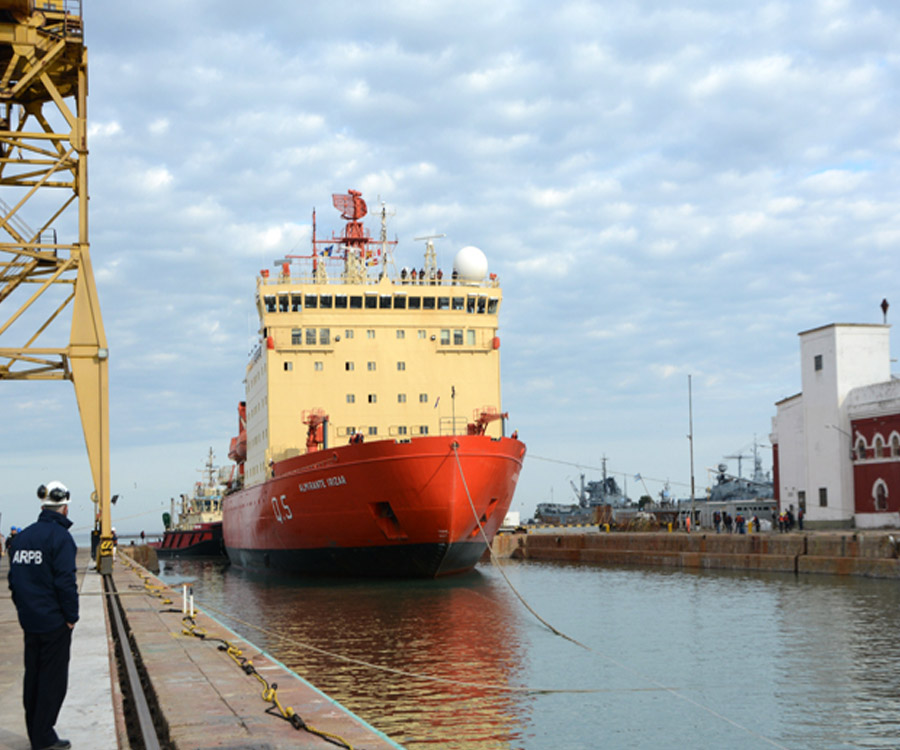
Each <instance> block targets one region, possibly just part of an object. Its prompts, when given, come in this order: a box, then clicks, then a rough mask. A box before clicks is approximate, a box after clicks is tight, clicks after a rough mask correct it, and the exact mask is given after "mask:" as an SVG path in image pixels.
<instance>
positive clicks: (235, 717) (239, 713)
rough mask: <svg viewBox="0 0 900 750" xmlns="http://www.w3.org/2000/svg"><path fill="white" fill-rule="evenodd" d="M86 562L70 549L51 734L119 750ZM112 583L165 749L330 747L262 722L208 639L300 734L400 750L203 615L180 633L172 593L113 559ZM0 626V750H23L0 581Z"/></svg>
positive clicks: (249, 693)
mask: <svg viewBox="0 0 900 750" xmlns="http://www.w3.org/2000/svg"><path fill="white" fill-rule="evenodd" d="M5 562H6V560H5V558H4V563H5ZM89 562H90V560H89V555H88V553H87V551H86V550H79V552H78V583H79V589H80V591H81V614H80V619H79V622H78V624H77V625H76V627H75V631H74V633H73V641H72V659H71V663H70V669H69V691H68V695H67V697H66V701H65V703H64V704H63V708H62V712H61V714H60V717H59V720H58V721H57V724H56V729H57V732H58V733H59V736H60V737H63V738H66V739H69V740H71V742H72V747H73V748H74V750H78V748H98V749H104V750H114V749H115V748H120V749H123V748H128V747H130V744H129V740H128V728H127V726H126V718H125V712H124V709H123V703H124V701H123V698H122V690H121V687H120V684H119V677H118V668H117V659H116V656H115V649H114V641H113V636H112V630H111V623H110V621H109V616H108V614H107V610H106V607H105V600H106V598H107V595H106V594H105V593H104V589H103V578H102V576H100V575H98V574H97V573H96V572H95V571H94V570H92V569H90V568H89ZM7 571H8V568H7V567H6V565H5V564H4V566H3V569H2V571H0V573H2V575H3V577H4V579H5V576H6V573H7ZM112 578H113V581H114V582H115V587H116V589H117V591H118V599H119V600H120V601H121V603H122V607H123V611H124V615H125V618H126V620H127V627H128V628H129V630H130V632H131V635H132V638H133V641H134V644H135V650H136V651H137V654H138V658H139V660H140V662H142V664H143V668H144V670H145V674H144V680H145V682H146V683H148V685H149V687H150V690H149V691H148V692H149V693H151V703H152V702H153V701H154V700H155V702H156V705H157V706H158V717H157V722H158V723H160V724H161V725H162V726H163V731H164V733H165V734H166V735H167V740H165V741H167V742H168V746H169V747H172V748H191V750H206V748H266V750H281V749H282V748H285V749H286V748H292V749H293V750H297V749H300V750H307V749H308V750H322V749H323V748H327V747H335V744H332V743H329V742H327V741H326V740H325V739H323V738H322V737H321V736H318V735H315V734H311V733H309V732H307V731H305V730H303V729H296V728H295V727H294V726H292V725H291V723H289V722H288V721H285V720H282V719H280V718H278V717H276V716H273V715H271V714H267V713H266V709H267V708H269V707H270V706H271V705H272V703H271V701H270V700H264V699H263V698H262V692H263V689H264V685H263V684H262V682H261V681H260V680H259V679H257V678H256V677H255V676H254V675H252V674H247V673H246V672H245V671H243V670H242V669H241V667H240V666H239V665H238V664H236V663H235V660H234V659H232V658H231V657H230V656H228V654H227V653H225V652H224V651H222V650H220V649H219V648H218V647H219V645H220V641H218V640H215V639H217V638H221V639H223V640H226V641H227V642H228V643H230V644H232V645H234V646H235V647H237V648H238V649H240V650H241V652H242V655H243V657H245V658H247V659H249V660H251V661H252V665H253V667H254V669H255V670H256V672H257V673H258V674H259V675H260V676H261V677H262V678H264V679H265V680H266V681H267V682H268V683H269V684H273V683H276V684H277V685H278V688H277V694H276V695H277V698H278V701H279V703H280V704H281V706H283V707H285V708H286V707H291V708H292V709H293V710H294V711H296V713H297V714H298V715H299V716H300V717H302V719H303V721H304V722H305V723H306V724H308V725H309V726H310V727H312V728H315V729H317V730H320V731H322V732H324V733H327V734H328V735H334V736H336V737H337V738H340V739H341V740H343V741H344V742H345V743H346V745H348V746H351V747H353V748H358V749H360V750H361V749H362V748H365V749H366V750H389V749H390V750H396V749H397V748H401V746H400V745H398V744H397V743H395V742H393V741H392V740H390V739H389V738H388V737H386V736H385V735H383V734H382V733H380V732H378V731H377V730H375V729H373V728H372V727H370V726H369V725H368V724H366V723H365V722H363V721H362V720H361V719H359V718H358V717H356V716H354V715H353V714H351V713H350V712H349V711H347V710H346V709H345V708H343V707H342V706H340V705H339V704H337V703H335V702H334V701H332V700H331V699H330V698H329V697H328V696H327V695H325V694H324V693H322V692H320V691H319V690H317V689H316V688H315V687H313V686H312V685H310V684H309V683H307V682H306V681H305V680H303V679H302V678H301V677H299V676H298V675H296V674H294V673H293V672H291V671H290V670H289V669H287V668H286V667H285V666H284V665H282V664H281V663H279V662H278V661H276V660H275V659H273V658H271V657H269V656H268V655H267V654H266V653H265V652H262V651H260V649H258V648H257V647H256V646H254V645H253V644H252V643H250V642H249V641H247V640H245V639H243V638H240V637H239V636H237V635H236V634H235V633H233V632H232V631H230V630H229V629H228V628H226V627H225V626H224V625H222V624H220V623H218V622H217V621H215V620H214V619H212V618H211V617H208V616H207V615H206V614H204V613H202V612H195V617H194V622H195V624H196V627H197V628H198V629H200V630H201V631H202V632H205V633H206V635H207V638H206V639H201V638H197V637H195V636H193V635H185V633H184V627H185V623H184V622H183V620H182V614H181V603H182V602H181V592H180V591H179V592H173V591H171V590H169V589H166V588H165V587H163V586H162V584H161V583H160V581H158V580H157V579H155V578H154V577H152V576H151V575H150V574H149V573H148V572H147V571H145V570H143V569H142V568H140V567H138V566H134V567H131V566H129V565H126V564H124V561H123V560H119V561H117V562H116V564H115V565H114V570H113V574H112ZM167 598H168V599H170V600H171V601H170V602H169V603H166V599H167ZM0 623H2V625H3V627H2V628H0V750H30V745H29V743H28V737H27V734H26V731H25V716H24V710H23V708H22V676H23V672H24V665H23V653H24V644H23V637H22V630H21V628H20V627H19V624H18V620H17V618H16V611H15V606H14V605H13V603H12V600H11V598H10V593H9V589H8V587H7V586H6V582H5V580H3V582H2V586H0ZM132 731H133V732H134V731H135V730H134V729H132ZM165 741H164V742H165ZM163 746H164V747H165V746H166V744H163ZM338 746H343V745H338ZM401 750H402V748H401Z"/></svg>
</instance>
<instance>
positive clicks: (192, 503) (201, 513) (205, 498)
mask: <svg viewBox="0 0 900 750" xmlns="http://www.w3.org/2000/svg"><path fill="white" fill-rule="evenodd" d="M213 458H214V456H213V451H212V448H210V449H209V457H208V458H207V462H206V466H205V467H204V469H203V471H204V472H205V473H206V481H205V482H197V483H196V484H195V485H194V491H193V494H191V495H190V496H188V495H182V496H181V511H180V512H179V514H178V519H177V520H176V521H175V522H174V523H173V521H172V517H173V516H174V515H175V511H174V504H175V501H174V499H173V500H172V505H173V508H172V512H171V513H163V523H164V525H165V532H164V533H163V538H162V540H161V541H159V542H151V543H150V546H151V547H153V548H154V549H156V554H157V556H158V557H163V558H173V557H225V543H224V539H223V535H222V497H223V495H224V487H223V485H222V484H221V483H220V482H217V481H216V467H215V464H214V463H213ZM220 478H221V477H220Z"/></svg>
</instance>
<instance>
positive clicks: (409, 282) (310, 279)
mask: <svg viewBox="0 0 900 750" xmlns="http://www.w3.org/2000/svg"><path fill="white" fill-rule="evenodd" d="M390 282H391V284H392V285H393V286H395V287H403V288H406V287H409V288H410V289H417V288H423V289H426V288H428V287H442V288H452V287H456V288H469V289H479V288H481V289H490V288H496V287H499V286H500V282H499V281H498V280H497V279H496V278H489V279H485V280H484V281H468V280H461V279H451V278H447V277H446V276H445V277H444V278H442V279H438V278H433V279H424V280H423V279H411V278H406V279H401V278H390ZM260 283H261V284H263V285H264V286H265V285H276V284H318V285H321V286H327V285H329V284H346V283H348V282H347V281H346V280H345V279H344V278H343V277H342V276H329V277H328V278H326V279H322V278H317V277H316V276H315V274H312V273H301V274H293V273H292V274H284V273H279V274H272V275H269V276H263V277H261V278H260ZM364 283H365V284H366V285H371V286H377V285H378V284H380V283H381V279H380V278H378V277H375V276H369V277H367V278H366V280H365V282H364Z"/></svg>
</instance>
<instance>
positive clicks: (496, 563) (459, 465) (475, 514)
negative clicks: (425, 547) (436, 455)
mask: <svg viewBox="0 0 900 750" xmlns="http://www.w3.org/2000/svg"><path fill="white" fill-rule="evenodd" d="M452 447H453V455H454V456H456V466H457V468H459V477H460V479H462V485H463V489H464V490H465V491H466V498H467V499H468V501H469V507H470V508H471V509H472V516H473V517H474V518H475V523H477V524H478V531H480V532H481V538H482V539H483V540H484V544H485V546H486V547H487V550H488V552H489V553H490V555H491V562H492V563H493V564H494V567H495V568H496V569H497V570H498V571H499V572H500V575H502V576H503V580H504V581H506V585H507V586H509V588H510V590H511V591H512V592H513V593H514V594H515V595H516V597H517V598H518V599H519V601H520V602H522V606H524V607H525V609H527V610H528V611H529V612H531V614H532V615H534V617H535V618H536V619H537V620H538V622H540V623H541V624H542V625H543V626H544V627H546V628H547V629H548V630H549V631H550V632H551V633H553V634H554V635H558V636H559V637H560V638H565V639H566V640H567V641H571V642H572V643H574V644H575V645H576V646H580V647H581V648H583V649H585V650H586V651H591V650H592V649H591V648H590V647H589V646H585V645H584V644H583V643H582V642H581V641H579V640H577V639H575V638H573V637H572V636H570V635H566V634H565V633H563V632H562V631H561V630H559V629H557V628H555V627H553V626H552V625H551V624H550V623H549V622H547V621H546V620H545V619H544V618H543V617H541V616H540V615H539V614H538V613H537V612H536V611H535V609H534V607H532V606H531V605H530V604H529V603H528V602H527V601H526V600H525V597H524V596H522V594H520V593H519V590H518V589H517V588H516V587H515V586H514V585H513V582H512V581H510V580H509V576H507V575H506V571H504V570H503V566H502V565H500V561H499V560H498V559H497V556H496V555H495V554H494V549H493V545H492V544H491V540H490V539H488V537H487V534H486V533H485V531H484V526H482V525H481V519H480V518H479V517H478V511H477V510H475V503H474V502H472V495H471V494H470V493H469V485H468V483H467V482H466V475H465V472H464V471H463V467H462V463H461V462H460V460H459V443H457V442H456V441H455V440H454V441H453V445H452Z"/></svg>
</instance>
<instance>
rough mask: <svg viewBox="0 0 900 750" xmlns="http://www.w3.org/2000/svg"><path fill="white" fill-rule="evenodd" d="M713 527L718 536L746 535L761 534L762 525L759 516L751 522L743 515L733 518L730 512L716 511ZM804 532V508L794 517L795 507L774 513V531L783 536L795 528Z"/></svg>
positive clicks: (754, 517) (752, 518)
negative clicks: (776, 530)
mask: <svg viewBox="0 0 900 750" xmlns="http://www.w3.org/2000/svg"><path fill="white" fill-rule="evenodd" d="M712 518H713V526H715V529H716V533H717V534H722V533H724V534H746V533H747V532H748V531H749V532H750V533H751V534H752V533H753V532H756V533H759V532H760V531H762V525H761V523H760V520H759V516H757V515H756V514H754V515H753V516H752V517H751V518H750V519H749V520H748V519H746V518H744V515H743V514H742V513H737V514H736V515H734V516H732V515H731V514H730V513H729V512H728V511H722V512H720V511H718V510H717V511H716V512H715V513H713V517H712ZM795 527H796V528H797V530H798V531H803V508H800V509H799V510H798V511H797V515H796V516H795V515H794V509H793V506H789V507H787V508H785V509H784V510H782V511H781V512H776V511H772V529H773V530H775V529H778V531H779V532H780V533H782V534H784V533H787V532H789V531H793V530H794V528H795Z"/></svg>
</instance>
